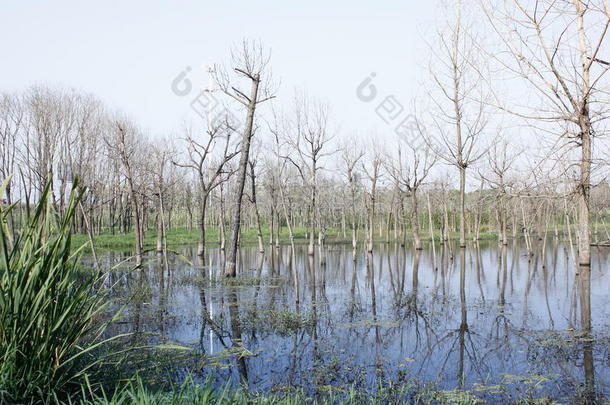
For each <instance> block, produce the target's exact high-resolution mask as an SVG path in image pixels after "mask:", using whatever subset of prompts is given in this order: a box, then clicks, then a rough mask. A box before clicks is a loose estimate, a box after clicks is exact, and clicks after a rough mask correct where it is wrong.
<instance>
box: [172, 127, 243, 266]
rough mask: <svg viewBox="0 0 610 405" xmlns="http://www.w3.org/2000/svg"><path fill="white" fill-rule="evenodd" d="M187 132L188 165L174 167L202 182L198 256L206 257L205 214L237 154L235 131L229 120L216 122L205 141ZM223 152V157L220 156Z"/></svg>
mask: <svg viewBox="0 0 610 405" xmlns="http://www.w3.org/2000/svg"><path fill="white" fill-rule="evenodd" d="M192 132H193V131H192V130H191V129H187V131H186V133H187V136H186V142H187V154H188V162H185V163H180V162H176V161H174V164H175V165H177V166H180V167H185V168H189V169H192V170H194V172H195V175H196V176H197V180H198V182H199V192H200V198H201V201H200V204H199V219H198V224H199V242H198V247H197V254H198V256H200V257H203V255H204V254H205V244H206V238H205V234H206V210H207V207H208V202H209V199H210V195H211V193H212V191H214V189H216V188H217V187H218V186H220V185H221V184H222V183H223V182H225V181H227V179H228V176H226V175H225V171H226V168H227V163H228V162H230V161H231V159H233V158H234V157H235V156H236V155H237V154H238V151H237V149H234V145H233V143H232V140H231V135H232V134H233V129H232V128H231V126H230V124H229V122H228V120H227V119H225V120H224V121H216V122H214V123H213V124H212V125H211V126H210V128H209V129H208V130H207V131H206V134H205V135H204V136H203V139H201V140H200V139H198V138H199V137H195V135H193V133H192ZM219 151H220V153H218V152H219Z"/></svg>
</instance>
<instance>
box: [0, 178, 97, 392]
mask: <svg viewBox="0 0 610 405" xmlns="http://www.w3.org/2000/svg"><path fill="white" fill-rule="evenodd" d="M3 190H4V186H2V187H1V188H0V195H1V194H2V192H3ZM77 190H78V189H77V186H76V185H75V186H74V188H73V190H72V193H71V197H70V200H69V202H68V204H67V207H66V209H65V212H64V214H63V215H61V216H60V215H58V213H57V211H56V210H55V207H54V205H53V202H52V198H51V195H50V194H51V193H50V187H49V186H47V188H46V189H45V190H44V191H43V193H42V195H41V197H40V200H39V202H38V203H37V204H36V205H35V207H34V208H33V209H32V210H30V211H29V212H28V213H27V218H26V221H25V223H24V225H23V227H22V229H20V231H19V232H17V236H16V237H15V240H11V239H10V237H11V235H10V234H9V229H8V226H7V219H8V217H9V215H10V212H11V210H12V209H13V208H14V205H13V206H4V207H1V208H0V236H1V238H2V239H1V245H0V403H45V402H51V401H53V402H55V401H56V400H57V399H59V398H65V397H67V396H69V394H70V392H71V391H72V390H77V389H78V385H79V384H80V383H82V381H83V377H84V376H85V374H86V373H87V370H89V369H90V368H91V367H93V366H94V365H95V364H97V362H98V361H99V360H96V359H94V358H93V356H90V355H89V354H90V353H91V351H92V350H94V349H95V348H96V346H97V345H99V344H100V343H94V342H99V339H98V338H99V337H100V335H101V333H102V330H103V326H101V325H100V323H99V322H97V321H96V317H98V315H100V314H101V313H102V312H103V311H104V310H105V308H106V306H105V304H104V300H103V298H102V296H100V295H98V294H97V291H96V286H97V285H98V282H99V280H100V274H93V275H91V274H89V275H85V276H83V273H82V272H79V266H78V262H79V257H80V252H81V250H82V247H81V248H78V249H71V229H70V223H71V221H72V219H73V216H74V213H75V211H76V208H77V206H78V202H79V200H80V198H81V197H82V193H83V191H77Z"/></svg>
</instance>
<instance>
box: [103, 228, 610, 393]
mask: <svg viewBox="0 0 610 405" xmlns="http://www.w3.org/2000/svg"><path fill="white" fill-rule="evenodd" d="M543 248H544V249H545V250H544V254H542V253H541V252H542V249H543ZM593 249H594V250H593V264H592V266H591V273H590V280H588V279H587V277H582V276H580V275H579V274H578V271H577V270H578V269H577V268H576V267H575V266H574V264H573V261H572V260H571V255H572V252H571V250H570V248H569V246H567V245H565V244H562V243H560V242H554V241H553V240H551V239H550V240H549V241H547V243H546V245H545V246H542V243H540V246H538V249H537V252H538V253H537V254H535V255H534V256H533V257H531V258H530V257H528V255H527V253H526V251H525V249H523V247H522V246H520V245H519V244H518V243H515V244H511V245H509V246H506V247H501V246H498V244H497V243H496V242H481V243H480V244H478V245H471V246H469V247H468V248H467V249H465V250H460V249H453V250H451V249H449V248H448V247H443V246H439V245H436V246H435V248H434V249H432V246H431V245H427V246H426V247H425V249H424V250H423V251H414V250H413V249H412V248H411V247H410V246H407V247H401V246H400V245H397V244H393V243H392V244H379V245H377V246H376V247H375V250H374V252H373V253H372V254H367V253H365V252H362V251H361V250H360V251H358V252H357V253H355V254H354V253H353V252H352V249H351V246H347V245H330V246H328V247H327V249H326V251H325V252H324V253H323V255H320V253H319V252H316V255H315V256H308V255H307V250H306V246H297V247H296V251H295V252H294V255H293V254H292V252H291V249H290V246H281V247H278V248H275V247H267V252H266V254H265V255H261V254H260V253H258V252H257V249H256V248H255V247H247V246H246V247H243V248H242V249H241V251H240V255H241V258H240V262H241V263H240V266H241V273H240V281H237V282H235V283H233V282H231V283H227V282H226V281H224V280H223V278H222V271H221V269H222V263H223V254H222V252H221V251H220V250H219V249H209V250H208V252H207V256H206V258H205V265H204V266H202V265H201V261H200V259H198V258H197V256H196V251H195V250H194V249H183V250H182V251H181V252H180V254H181V255H182V256H183V257H180V256H179V255H176V254H173V253H168V256H167V257H168V259H167V263H166V264H164V262H163V260H162V259H160V258H159V257H157V256H155V255H154V254H151V255H150V256H149V257H147V264H146V266H145V268H144V271H143V272H141V273H140V272H120V271H119V272H115V273H113V275H112V277H111V279H110V280H109V283H116V285H117V294H119V295H121V296H123V297H127V296H134V298H133V299H132V300H131V301H130V304H129V305H128V307H127V309H126V310H125V312H124V319H123V323H122V324H121V325H120V326H117V329H118V331H120V332H135V335H134V336H136V337H137V338H134V340H133V343H134V344H142V342H145V343H151V344H159V345H179V346H184V347H188V348H192V349H193V350H192V351H190V352H189V353H190V357H189V361H186V360H185V361H184V363H182V364H181V363H180V362H178V364H176V362H174V364H173V366H172V368H170V369H169V371H168V373H169V374H171V377H172V378H175V379H181V378H184V376H185V375H187V374H190V375H194V376H195V377H196V378H197V379H200V380H202V381H203V380H204V379H205V378H209V376H210V375H213V376H214V378H215V381H216V382H217V383H218V384H226V383H227V382H233V383H235V384H240V383H243V384H246V385H247V386H248V387H249V388H250V389H251V390H255V391H272V390H274V391H277V390H286V389H287V387H296V388H300V389H304V390H305V391H306V392H308V393H310V394H315V393H316V392H320V390H327V391H328V390H333V389H336V390H341V389H345V388H349V387H357V388H359V389H364V390H371V391H374V390H375V389H377V387H379V385H380V384H382V385H383V384H391V383H399V384H411V385H413V386H414V388H413V389H414V390H416V389H420V390H421V389H422V387H433V388H434V389H435V390H455V389H465V390H470V391H471V392H474V393H476V395H478V396H480V397H482V398H487V399H490V398H491V399H492V400H493V398H496V399H497V400H500V399H498V398H504V399H506V398H510V397H511V396H512V397H513V398H514V397H523V396H533V397H537V396H549V397H551V398H554V399H557V400H562V401H567V402H569V401H571V400H572V399H573V398H575V397H576V396H582V395H585V396H586V395H588V396H589V397H591V396H593V395H594V396H596V397H597V398H603V397H606V398H607V397H609V396H610V385H609V378H610V294H609V293H608V291H609V288H608V287H609V285H610V274H608V273H609V271H610V248H593ZM124 259H125V254H120V253H117V252H108V253H104V256H103V257H102V261H103V263H104V265H106V266H111V265H114V264H116V263H119V262H121V261H122V260H124ZM189 262H190V263H189ZM581 273H582V272H581ZM583 393H584V394H583ZM593 393H594V394H593ZM500 394H501V395H500ZM499 395H500V396H499ZM571 398H572V399H571Z"/></svg>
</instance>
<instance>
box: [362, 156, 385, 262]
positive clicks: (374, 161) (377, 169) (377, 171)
mask: <svg viewBox="0 0 610 405" xmlns="http://www.w3.org/2000/svg"><path fill="white" fill-rule="evenodd" d="M382 161H383V160H382V154H381V152H379V151H377V150H375V151H374V152H373V154H372V156H370V157H369V161H368V162H364V163H362V171H363V172H364V174H365V175H366V178H367V180H368V183H369V189H368V190H367V192H366V197H365V206H366V213H367V214H366V215H367V226H366V230H367V247H366V249H367V252H368V253H372V252H373V238H374V236H373V232H374V229H373V228H374V225H375V207H376V203H377V193H378V191H377V188H378V182H379V179H380V177H381V164H382Z"/></svg>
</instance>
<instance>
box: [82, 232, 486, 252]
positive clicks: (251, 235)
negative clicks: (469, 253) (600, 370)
mask: <svg viewBox="0 0 610 405" xmlns="http://www.w3.org/2000/svg"><path fill="white" fill-rule="evenodd" d="M293 233H294V238H295V243H297V244H303V243H307V242H308V240H307V230H306V229H305V228H304V227H298V228H295V229H293ZM439 234H440V233H439V232H437V233H436V234H435V235H436V237H437V238H438V235H439ZM219 235H220V233H219V230H218V229H217V228H209V229H208V230H206V245H207V246H210V247H215V246H219V244H220V236H219ZM241 237H242V243H243V244H246V245H248V244H255V243H257V236H256V230H254V229H246V230H244V231H243V232H242V236H241ZM449 237H450V239H451V240H456V241H457V240H458V239H459V234H458V233H451V234H450V235H449ZM364 238H365V236H364V232H363V231H361V232H360V233H359V235H358V241H359V243H362V242H363V241H364ZM480 238H481V240H493V239H496V238H497V234H496V233H493V232H483V233H481V235H480ZM421 239H422V241H430V240H431V238H430V236H429V235H422V236H421ZM73 240H74V245H75V246H80V245H83V244H87V243H88V242H89V239H88V237H87V235H81V234H77V235H74V236H73ZM198 240H199V234H198V232H197V231H196V230H194V229H193V230H188V229H186V228H176V229H170V230H168V231H167V245H168V247H169V248H179V247H181V246H194V245H196V244H197V242H198ZM263 240H264V241H265V244H268V243H269V232H268V231H264V232H263ZM375 240H376V241H377V242H391V243H394V242H396V241H395V240H394V239H393V238H392V237H391V238H390V240H389V241H388V240H387V238H386V237H385V235H384V236H382V237H380V236H379V233H376V235H375ZM406 240H407V241H410V240H412V238H411V235H407V238H406ZM316 242H317V238H316ZM326 242H327V243H351V237H350V236H349V233H348V235H347V237H343V234H342V232H341V231H340V230H336V229H328V230H327V232H326ZM93 243H94V244H95V247H96V249H102V250H103V249H107V250H126V251H127V250H132V249H133V245H134V243H135V235H134V233H133V232H131V233H127V234H114V235H113V234H106V233H104V234H100V235H96V236H94V237H93ZM280 243H282V244H287V243H290V238H289V233H288V228H282V230H281V232H280ZM156 244H157V234H156V232H155V231H154V230H150V231H147V232H146V233H145V235H144V248H145V249H154V248H155V247H156Z"/></svg>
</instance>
